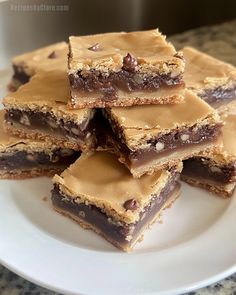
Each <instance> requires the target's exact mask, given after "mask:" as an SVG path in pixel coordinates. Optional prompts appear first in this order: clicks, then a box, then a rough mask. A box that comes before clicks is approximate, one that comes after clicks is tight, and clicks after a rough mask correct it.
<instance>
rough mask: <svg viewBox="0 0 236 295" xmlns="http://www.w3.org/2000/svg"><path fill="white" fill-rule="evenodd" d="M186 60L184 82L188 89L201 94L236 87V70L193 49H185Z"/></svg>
mask: <svg viewBox="0 0 236 295" xmlns="http://www.w3.org/2000/svg"><path fill="white" fill-rule="evenodd" d="M183 54H184V58H185V59H186V69H185V72H184V81H185V83H186V86H187V88H189V89H192V90H194V91H196V92H197V93H199V94H201V92H202V91H203V90H207V89H209V90H210V89H215V88H217V87H221V88H224V89H227V88H232V87H235V86H236V68H235V67H233V66H232V65H230V64H228V63H225V62H222V61H220V60H218V59H216V58H214V57H211V56H210V55H207V54H205V53H203V52H200V51H198V50H196V49H194V48H192V47H184V48H183Z"/></svg>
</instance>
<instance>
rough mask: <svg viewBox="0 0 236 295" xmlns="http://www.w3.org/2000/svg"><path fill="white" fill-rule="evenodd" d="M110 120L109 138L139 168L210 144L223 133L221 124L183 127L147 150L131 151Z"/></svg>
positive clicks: (151, 143) (151, 142) (149, 142)
mask: <svg viewBox="0 0 236 295" xmlns="http://www.w3.org/2000/svg"><path fill="white" fill-rule="evenodd" d="M109 120H110V126H111V127H112V128H113V130H112V129H110V130H109V131H108V137H109V136H110V137H111V138H113V139H114V141H115V142H116V143H117V144H116V146H117V147H118V149H119V151H120V152H121V154H122V155H124V156H125V158H126V160H127V161H129V163H130V164H132V166H133V167H138V166H140V165H142V164H145V163H147V162H148V161H151V160H152V159H154V158H155V157H156V156H157V155H159V156H160V157H162V156H165V154H166V153H168V152H170V151H172V150H176V149H178V148H181V147H187V146H192V145H195V144H198V143H202V142H210V141H212V140H214V139H215V138H217V137H218V136H219V135H220V133H221V127H222V125H221V124H216V125H203V126H200V127H198V126H197V125H194V126H192V127H183V128H179V129H176V130H173V131H172V132H170V133H168V134H164V135H162V136H159V137H156V138H155V137H154V138H152V139H150V140H148V141H147V142H146V143H147V144H148V145H149V146H148V147H147V148H145V149H137V150H135V151H134V150H131V149H130V148H129V147H128V146H127V144H126V143H125V139H124V136H123V130H122V129H121V128H120V127H119V126H117V124H116V123H115V122H114V121H112V119H111V118H109ZM140 144H141V143H140Z"/></svg>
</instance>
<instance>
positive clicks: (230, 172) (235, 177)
mask: <svg viewBox="0 0 236 295" xmlns="http://www.w3.org/2000/svg"><path fill="white" fill-rule="evenodd" d="M183 163H184V168H183V172H182V173H183V174H184V175H186V176H190V177H191V176H192V177H200V178H204V179H208V180H213V181H216V182H219V183H222V184H226V183H231V182H235V181H236V162H235V163H230V164H228V165H222V166H219V165H217V164H216V163H214V162H213V161H211V160H209V159H206V158H200V157H198V158H191V159H188V160H185V161H184V162H183Z"/></svg>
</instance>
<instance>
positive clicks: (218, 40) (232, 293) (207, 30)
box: [0, 20, 236, 295]
mask: <svg viewBox="0 0 236 295" xmlns="http://www.w3.org/2000/svg"><path fill="white" fill-rule="evenodd" d="M169 40H170V41H172V42H173V43H174V45H175V46H176V48H177V49H181V48H182V47H183V46H186V45H190V46H194V47H196V48H198V49H200V50H202V51H205V52H206V53H209V54H211V55H213V56H215V57H217V58H219V59H222V60H224V61H227V62H229V63H232V64H234V65H236V20H235V21H232V22H228V23H225V24H221V25H216V26H212V27H202V28H198V29H195V30H192V31H188V32H185V33H182V34H179V35H175V36H172V37H170V38H169ZM0 294H1V295H36V294H37V295H54V294H55V295H56V294H57V295H58V293H55V292H51V291H48V290H46V289H44V288H41V287H38V286H36V285H35V284H33V283H30V282H28V281H26V280H24V279H22V278H21V277H19V276H17V275H16V274H14V273H12V272H10V271H8V270H7V269H6V268H4V267H3V266H1V265H0ZM209 294H216V295H236V274H235V275H233V276H231V277H229V278H226V279H225V280H222V281H220V282H218V283H216V284H213V285H211V286H209V287H206V288H203V289H200V290H198V291H196V292H191V293H188V295H209ZM185 295H187V294H185Z"/></svg>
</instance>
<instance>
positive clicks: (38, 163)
mask: <svg viewBox="0 0 236 295" xmlns="http://www.w3.org/2000/svg"><path fill="white" fill-rule="evenodd" d="M3 119H4V111H3V110H1V111H0V125H1V127H2V123H3ZM79 156H80V152H76V151H73V150H71V149H66V148H59V147H57V146H56V145H55V144H51V143H49V142H43V141H31V140H28V139H20V138H17V137H14V136H11V135H9V134H7V133H5V132H4V131H3V128H0V178H2V179H3V178H4V179H22V178H30V177H36V176H53V175H55V174H56V173H60V172H62V171H63V170H64V169H65V168H67V167H68V166H69V165H70V164H72V163H73V162H75V160H77V159H78V157H79Z"/></svg>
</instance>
